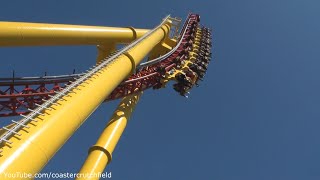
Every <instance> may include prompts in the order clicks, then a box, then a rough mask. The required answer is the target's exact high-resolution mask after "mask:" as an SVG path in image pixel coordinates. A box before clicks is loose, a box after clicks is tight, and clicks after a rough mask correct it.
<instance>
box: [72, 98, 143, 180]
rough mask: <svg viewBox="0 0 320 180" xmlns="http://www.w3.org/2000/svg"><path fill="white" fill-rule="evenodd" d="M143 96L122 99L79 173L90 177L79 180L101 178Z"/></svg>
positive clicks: (79, 179)
mask: <svg viewBox="0 0 320 180" xmlns="http://www.w3.org/2000/svg"><path fill="white" fill-rule="evenodd" d="M141 94H142V92H139V93H138V94H133V95H130V96H127V97H124V98H123V99H122V101H121V102H120V104H119V106H118V107H117V109H116V110H115V112H114V113H113V115H112V117H111V119H110V121H109V123H108V124H107V126H106V128H105V129H104V131H103V132H102V134H101V136H100V137H99V139H98V141H97V142H96V144H95V145H94V146H92V147H91V148H90V150H89V155H88V157H87V159H86V161H85V162H84V164H83V166H82V168H81V170H80V172H79V175H89V176H82V177H79V178H77V180H84V179H88V180H89V179H90V180H93V179H99V176H97V175H99V174H101V173H102V172H103V170H104V169H105V167H106V165H107V164H109V163H110V161H111V159H112V152H113V150H114V148H115V147H116V145H117V143H118V141H119V139H120V137H121V135H122V133H123V131H124V129H125V127H126V125H127V122H128V120H129V118H130V116H131V114H132V112H133V111H134V108H135V106H136V104H137V103H138V101H139V98H140V96H141Z"/></svg>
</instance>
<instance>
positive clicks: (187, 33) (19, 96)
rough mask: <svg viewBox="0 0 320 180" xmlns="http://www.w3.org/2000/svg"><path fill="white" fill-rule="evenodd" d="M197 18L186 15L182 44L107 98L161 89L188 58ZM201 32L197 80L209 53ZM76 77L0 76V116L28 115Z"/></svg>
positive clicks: (207, 35)
mask: <svg viewBox="0 0 320 180" xmlns="http://www.w3.org/2000/svg"><path fill="white" fill-rule="evenodd" d="M199 21H200V17H199V15H197V14H189V16H188V18H187V21H186V23H185V24H184V26H183V28H182V30H181V33H180V36H181V37H180V39H181V43H179V44H178V47H177V48H176V50H175V51H174V52H173V53H171V54H170V55H169V56H168V57H166V58H165V59H162V60H161V61H159V62H156V63H153V64H151V65H148V66H145V67H141V68H140V69H139V70H138V71H137V72H136V73H135V74H133V75H131V76H130V77H129V78H128V79H127V80H126V81H124V82H122V83H121V84H120V85H119V86H118V87H117V88H116V89H114V91H113V92H112V93H111V95H110V96H109V97H108V98H107V99H106V100H114V99H118V98H121V97H125V96H127V95H129V94H132V93H136V92H138V91H143V90H146V89H149V88H151V87H153V88H154V89H157V88H160V87H161V86H162V84H161V79H162V78H163V77H164V74H165V73H166V72H168V71H170V70H171V69H172V68H174V67H177V66H178V65H179V64H181V61H183V60H184V59H187V58H188V56H189V52H190V51H191V50H192V48H193V42H194V38H195V33H196V31H197V27H198V25H199ZM202 31H203V32H204V33H203V35H202V37H201V41H200V53H199V55H198V57H197V60H196V63H195V64H194V65H191V66H190V69H191V70H192V71H194V72H195V73H197V75H198V77H199V79H202V78H203V76H204V74H205V71H206V68H207V66H208V63H209V61H210V56H211V53H210V49H211V31H210V30H209V29H208V28H205V27H203V28H202ZM77 76H78V75H77V74H72V75H65V76H44V77H32V78H1V79H0V117H3V116H16V115H19V114H27V113H28V112H29V110H28V109H32V108H34V107H35V103H37V104H41V103H42V102H43V99H48V98H49V95H53V94H55V91H60V90H61V89H63V88H64V87H65V85H66V84H68V83H70V82H71V81H73V80H74V78H75V77H77ZM177 81H178V84H177V85H176V86H175V88H174V89H175V90H176V91H179V92H180V94H181V95H184V94H185V93H186V91H185V89H184V88H183V84H184V83H185V82H183V81H184V80H183V79H181V80H178V79H177ZM179 81H181V82H179ZM179 87H180V88H179Z"/></svg>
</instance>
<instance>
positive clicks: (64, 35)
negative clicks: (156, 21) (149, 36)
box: [0, 22, 148, 46]
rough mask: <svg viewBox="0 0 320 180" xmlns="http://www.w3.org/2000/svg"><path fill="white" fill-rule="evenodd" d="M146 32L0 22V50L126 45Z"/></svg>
mask: <svg viewBox="0 0 320 180" xmlns="http://www.w3.org/2000/svg"><path fill="white" fill-rule="evenodd" d="M147 31H148V30H147V29H134V28H132V27H128V28H120V27H103V26H81V25H66V24H43V23H23V22H0V46H43V45H98V44H109V43H129V42H131V41H132V40H134V39H136V38H139V37H141V36H142V35H143V34H145V33H146V32H147Z"/></svg>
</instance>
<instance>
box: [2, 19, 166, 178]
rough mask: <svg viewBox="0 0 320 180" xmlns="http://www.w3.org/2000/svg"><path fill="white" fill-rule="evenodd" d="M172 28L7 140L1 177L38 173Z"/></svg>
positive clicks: (152, 36) (162, 30)
mask: <svg viewBox="0 0 320 180" xmlns="http://www.w3.org/2000/svg"><path fill="white" fill-rule="evenodd" d="M169 31H170V22H168V21H167V22H166V23H165V24H163V25H162V26H161V28H158V29H156V30H155V31H153V32H152V33H151V34H150V35H149V36H148V37H146V38H145V39H144V40H142V41H141V42H139V43H137V44H136V45H135V46H134V47H132V48H131V49H130V50H128V51H127V52H126V53H125V55H120V56H119V57H117V58H116V59H115V60H114V61H112V62H111V63H110V64H109V65H108V66H106V67H105V68H102V69H101V70H99V71H98V72H97V73H95V74H94V75H93V76H91V77H90V78H88V79H87V80H86V81H84V82H83V83H81V84H80V85H79V86H77V88H75V89H73V90H72V92H70V93H68V94H66V95H65V96H63V97H62V98H61V99H60V100H58V101H57V102H56V103H55V104H53V105H51V106H49V108H47V109H46V110H45V111H43V112H42V113H43V114H42V115H38V116H36V117H35V118H34V121H31V122H30V123H29V124H27V125H28V126H29V127H30V128H29V129H21V130H19V131H18V132H17V133H19V134H20V136H16V135H15V136H12V137H11V138H9V139H8V140H9V141H11V142H12V143H11V144H7V143H5V144H4V146H3V147H1V146H0V148H1V149H2V152H1V156H0V179H1V180H5V179H10V178H8V177H7V176H5V173H15V172H25V173H32V174H34V173H37V172H39V171H40V170H41V169H42V168H43V167H44V166H45V164H47V163H48V161H49V160H50V159H51V158H52V157H53V156H54V154H55V153H56V152H57V151H58V150H59V148H61V146H62V145H63V144H64V143H65V142H66V141H67V140H68V139H69V138H70V136H71V135H72V134H73V133H74V132H75V131H76V130H77V129H78V128H79V127H80V126H81V124H82V123H83V122H84V121H85V120H86V119H87V118H88V116H89V115H90V114H91V113H92V112H94V110H95V109H96V108H97V107H98V106H99V105H100V104H101V103H102V102H103V101H104V100H105V99H106V98H107V97H108V95H109V94H110V93H111V92H112V91H113V89H115V88H116V87H117V86H118V85H119V84H120V83H121V82H122V81H123V80H124V79H125V78H126V77H127V76H128V75H129V74H130V73H132V72H133V71H134V69H135V66H136V65H138V64H139V63H140V62H141V61H142V59H143V58H144V57H145V56H146V55H147V54H148V53H149V52H150V51H151V50H152V49H153V48H154V47H155V46H156V45H157V44H158V43H161V42H162V41H163V39H164V38H165V37H166V36H167V35H168V32H169Z"/></svg>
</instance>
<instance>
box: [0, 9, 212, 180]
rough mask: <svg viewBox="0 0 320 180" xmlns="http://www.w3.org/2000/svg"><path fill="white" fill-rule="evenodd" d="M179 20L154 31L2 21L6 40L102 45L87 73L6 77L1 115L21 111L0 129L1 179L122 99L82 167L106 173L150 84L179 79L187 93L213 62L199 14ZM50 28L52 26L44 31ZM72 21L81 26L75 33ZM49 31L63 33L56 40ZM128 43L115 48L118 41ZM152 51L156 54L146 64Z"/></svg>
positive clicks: (43, 158)
mask: <svg viewBox="0 0 320 180" xmlns="http://www.w3.org/2000/svg"><path fill="white" fill-rule="evenodd" d="M181 22H182V21H181V19H180V18H172V17H170V15H168V16H166V17H165V18H164V19H163V20H162V22H161V23H160V24H159V25H158V26H156V27H155V28H153V29H152V30H147V29H134V28H132V27H129V28H114V27H99V26H80V25H79V26H78V25H76V26H74V25H59V24H36V23H25V24H24V23H22V24H20V23H19V22H18V23H15V22H0V26H1V27H3V29H4V30H3V29H2V31H1V29H0V38H2V40H5V41H3V43H2V44H1V45H0V46H6V45H9V46H10V45H13V46H21V45H65V44H68V45H71V44H90V45H98V49H99V52H98V58H97V63H96V65H94V66H92V67H91V68H89V69H88V70H86V71H85V72H83V73H75V70H74V71H73V74H69V75H57V76H47V74H45V76H39V77H15V73H13V77H12V78H0V117H7V116H17V115H20V116H21V117H22V119H20V120H16V121H15V120H11V122H12V123H11V124H9V125H7V126H5V127H2V128H1V129H0V162H1V163H0V179H3V178H4V177H3V176H2V174H3V172H16V171H20V172H24V171H26V172H29V173H36V172H39V171H40V170H41V169H42V168H43V167H44V166H45V165H46V164H47V163H48V161H49V160H50V159H51V158H52V157H53V156H54V154H55V153H56V152H57V151H58V150H59V149H60V148H61V147H62V146H63V144H64V143H65V142H66V141H67V139H68V138H70V137H71V136H72V134H73V133H74V132H75V131H76V130H77V129H78V127H79V126H81V124H82V123H84V122H85V120H86V119H87V118H88V117H89V116H90V114H91V113H92V112H94V110H95V109H96V108H98V107H99V105H100V104H101V103H103V102H107V101H111V100H115V99H119V98H122V100H121V102H120V104H119V106H118V107H117V109H116V110H115V112H114V114H113V115H112V117H111V119H110V121H109V123H108V124H107V126H106V127H105V129H104V130H103V132H102V133H101V136H100V138H99V139H98V141H97V142H96V144H94V145H93V146H92V147H91V148H90V149H89V154H88V157H87V160H86V161H85V162H84V164H83V166H82V168H81V169H80V171H79V172H80V173H88V172H90V173H92V172H94V173H101V172H103V170H104V168H105V167H106V165H107V164H109V163H110V161H111V159H112V152H113V151H114V148H115V146H116V144H117V142H118V141H119V139H120V137H121V134H122V133H123V131H124V129H125V127H126V124H127V122H128V119H129V118H130V116H131V113H132V112H133V111H134V107H135V105H136V104H137V103H138V101H139V98H140V96H141V95H142V92H143V91H144V90H146V89H150V88H153V89H160V88H164V87H166V86H167V84H168V82H170V81H174V82H175V83H174V84H173V89H174V90H175V91H177V92H178V93H179V94H180V95H181V96H184V97H188V94H189V92H190V90H191V89H192V88H193V87H194V86H198V82H199V81H202V80H203V78H204V76H205V74H206V71H207V68H208V65H209V63H210V61H211V48H212V40H211V39H212V37H211V32H212V30H211V29H209V28H206V27H203V26H200V23H199V22H200V16H199V15H198V14H192V13H190V14H189V15H188V16H187V18H186V19H185V21H184V23H183V26H182V27H180V26H181ZM7 26H8V27H9V28H8V27H7ZM46 26H49V27H50V28H51V29H50V28H48V29H49V31H46V30H43V28H42V27H46ZM21 27H22V29H23V28H25V29H24V30H23V32H22V31H20V30H21ZM30 27H31V29H32V30H30ZM52 27H53V28H52ZM66 27H67V28H66ZM70 27H72V28H73V30H75V29H76V30H75V31H72V32H70V31H68V28H69V29H70ZM10 28H12V29H13V31H14V33H13V34H14V35H12V32H11V29H10ZM64 28H66V29H64ZM74 28H75V29H74ZM45 29H46V28H45ZM53 29H54V30H53ZM97 29H99V32H100V30H101V31H103V33H102V34H101V33H96V32H95V31H96V30H97ZM51 30H53V31H52V32H54V34H55V35H57V34H56V33H58V34H59V35H57V36H56V37H55V38H53V39H51V37H52V32H51ZM83 30H87V31H88V34H83V33H82V32H83ZM179 30H180V31H179ZM35 32H37V33H35ZM8 33H9V34H8ZM10 33H11V34H10ZM20 33H24V35H26V36H27V38H25V37H24V36H23V35H21V34H20ZM39 33H40V35H39ZM34 34H37V36H34ZM88 36H89V37H90V38H91V39H90V38H89V39H90V40H89V39H87V40H86V38H87V37H88ZM21 37H22V38H21ZM65 37H72V38H69V39H68V38H66V39H65ZM6 38H7V39H6ZM28 38H29V39H28ZM43 38H44V39H46V38H49V39H48V41H43ZM6 40H7V41H6ZM108 40H109V41H108ZM113 41H116V42H113ZM131 41H132V42H131ZM101 42H103V43H106V44H103V43H102V44H99V43H101ZM128 42H131V43H129V44H128V45H127V46H125V47H123V48H121V49H119V50H116V49H115V45H116V43H120V44H121V43H128ZM95 43H98V44H95ZM100 45H103V46H105V45H106V46H105V47H103V48H101V49H100V47H101V46H100ZM107 46H110V49H108V48H109V47H107ZM148 55H149V58H148V59H150V57H152V60H148V61H147V62H143V63H141V61H142V60H143V59H144V57H147V56H148ZM111 63H112V64H111ZM139 63H140V64H139ZM113 75H115V76H113ZM34 162H35V163H34ZM5 179H6V178H5ZM80 179H86V178H77V180H80Z"/></svg>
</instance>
